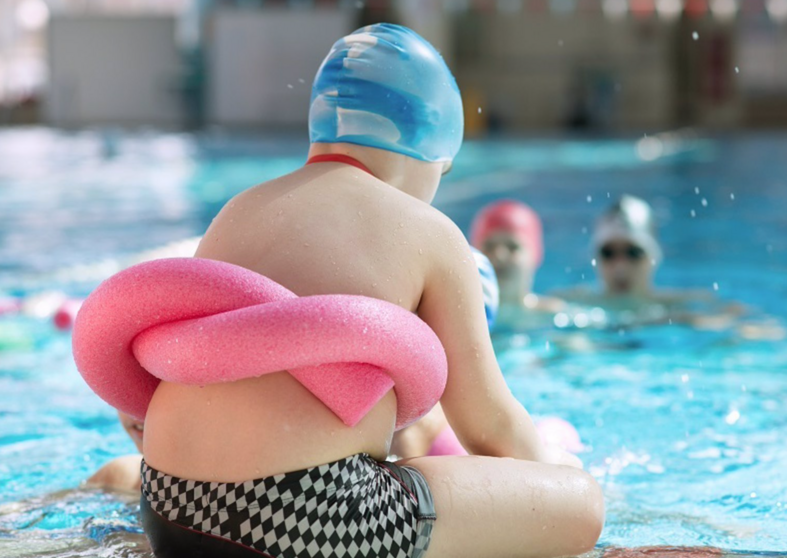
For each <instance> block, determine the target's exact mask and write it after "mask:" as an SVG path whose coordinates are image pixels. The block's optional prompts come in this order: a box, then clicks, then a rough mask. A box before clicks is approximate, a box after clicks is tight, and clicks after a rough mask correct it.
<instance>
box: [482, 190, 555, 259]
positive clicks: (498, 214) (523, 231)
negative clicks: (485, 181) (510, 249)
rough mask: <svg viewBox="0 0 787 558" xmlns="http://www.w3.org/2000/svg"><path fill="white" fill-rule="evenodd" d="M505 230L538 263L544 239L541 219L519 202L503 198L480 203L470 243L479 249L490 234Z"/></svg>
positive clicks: (542, 251)
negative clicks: (488, 202)
mask: <svg viewBox="0 0 787 558" xmlns="http://www.w3.org/2000/svg"><path fill="white" fill-rule="evenodd" d="M500 232H505V233H508V234H510V235H513V236H514V238H516V239H517V240H518V241H519V242H521V243H522V244H523V245H525V246H527V248H528V250H530V252H531V253H532V254H533V264H534V265H535V266H536V267H538V266H540V265H541V262H542V261H543V260H544V239H543V232H542V229H541V219H539V217H538V214H537V213H536V212H535V211H533V210H532V209H531V208H530V207H528V206H527V205H525V204H523V203H522V202H518V201H514V200H503V201H499V202H494V203H491V204H489V205H487V206H486V207H484V208H483V209H482V210H481V211H479V212H478V214H477V215H476V216H475V219H473V224H472V226H471V227H470V243H471V244H472V245H473V246H475V247H476V248H478V249H479V250H480V249H481V248H482V247H483V244H484V241H485V240H486V239H487V238H489V237H490V236H492V235H493V234H496V233H500Z"/></svg>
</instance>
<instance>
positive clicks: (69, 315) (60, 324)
mask: <svg viewBox="0 0 787 558" xmlns="http://www.w3.org/2000/svg"><path fill="white" fill-rule="evenodd" d="M80 306H82V301H81V300H72V299H69V300H66V301H65V302H64V303H63V304H61V305H60V308H58V309H57V311H56V312H55V315H54V316H53V317H52V322H53V323H54V324H55V327H56V328H57V329H59V330H60V331H71V328H72V327H74V320H76V317H77V312H79V307H80Z"/></svg>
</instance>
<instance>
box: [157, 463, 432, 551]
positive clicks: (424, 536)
mask: <svg viewBox="0 0 787 558" xmlns="http://www.w3.org/2000/svg"><path fill="white" fill-rule="evenodd" d="M142 492H143V494H144V496H145V498H146V499H147V501H148V502H149V503H150V505H151V507H152V508H153V510H154V511H155V512H157V513H158V514H159V515H161V516H163V517H164V518H166V519H168V520H169V521H172V522H174V523H176V524H178V525H181V526H183V527H187V528H189V529H193V530H195V531H198V532H202V533H207V534H210V535H214V536H218V537H222V538H225V539H229V540H231V541H233V542H236V543H239V544H242V545H244V546H247V547H250V548H253V549H255V550H259V551H261V552H265V553H266V554H269V555H271V556H273V557H274V558H306V557H308V558H373V557H377V556H379V557H386V558H420V557H421V556H422V555H423V554H424V552H425V551H426V548H427V547H428V546H429V540H430V534H431V530H432V523H433V520H430V519H421V520H419V519H418V517H417V507H418V503H417V502H416V500H415V497H414V496H413V495H412V494H410V492H408V490H407V489H406V488H405V487H404V486H402V484H401V483H400V482H399V481H398V480H397V479H396V478H395V477H394V475H393V474H392V473H391V472H390V471H389V470H388V469H387V468H386V467H383V466H381V465H380V464H379V463H377V462H376V461H374V460H373V459H372V458H371V457H369V456H368V455H366V454H358V455H354V456H350V457H347V458H345V459H341V460H339V461H335V462H333V463H328V464H325V465H320V466H318V467H313V468H310V469H304V470H303V471H296V472H292V473H286V474H281V475H275V476H272V477H267V478H263V479H257V480H250V481H246V482H242V483H219V482H202V481H192V480H185V479H179V478H177V477H173V476H170V475H167V474H165V473H161V472H159V471H156V470H155V469H152V468H150V467H148V466H147V464H146V463H145V462H144V461H143V463H142Z"/></svg>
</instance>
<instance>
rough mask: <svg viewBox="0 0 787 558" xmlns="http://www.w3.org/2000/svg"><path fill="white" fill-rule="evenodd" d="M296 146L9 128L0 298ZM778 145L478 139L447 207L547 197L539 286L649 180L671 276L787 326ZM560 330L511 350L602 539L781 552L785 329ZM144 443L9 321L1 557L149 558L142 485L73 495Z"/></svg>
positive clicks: (1, 141)
mask: <svg viewBox="0 0 787 558" xmlns="http://www.w3.org/2000/svg"><path fill="white" fill-rule="evenodd" d="M304 149H305V143H304V142H303V140H302V139H298V138H284V139H282V138H278V137H277V138H272V137H257V136H252V135H249V136H242V135H226V134H222V133H220V132H212V133H207V134H204V135H201V136H191V135H182V134H161V133H157V132H154V131H149V132H145V131H141V132H137V133H134V134H122V133H118V132H112V131H104V132H100V133H99V132H79V133H64V132H54V131H51V130H47V129H26V130H13V131H3V132H0V294H2V293H3V292H5V294H10V295H14V296H22V297H26V296H31V295H33V294H36V293H40V292H42V291H46V290H54V291H61V292H65V293H67V294H69V295H71V296H77V297H81V296H84V295H86V294H87V293H88V292H89V291H90V289H91V288H93V287H94V286H95V284H96V283H97V281H98V280H99V278H100V277H102V276H105V275H106V274H108V273H111V272H112V271H113V270H114V269H115V268H116V266H117V265H118V264H117V262H121V263H122V261H123V260H124V259H127V258H129V257H131V256H133V255H134V254H136V253H138V252H140V251H143V250H146V249H149V248H151V247H155V246H160V245H163V244H166V243H169V242H172V241H176V240H180V239H183V238H186V237H190V236H193V235H197V234H200V233H202V232H203V231H204V229H205V227H206V226H207V224H208V223H209V222H210V219H211V218H212V216H213V215H214V214H215V213H216V211H217V210H218V209H219V208H220V207H221V205H222V203H223V202H224V201H226V199H228V197H229V196H231V195H232V194H234V193H236V192H238V191H240V190H241V189H243V188H246V187H248V186H250V185H252V184H254V183H257V182H260V181H262V180H265V179H267V178H270V177H273V176H276V175H279V174H281V173H283V172H287V171H288V170H291V169H293V168H295V167H297V166H298V165H299V164H301V163H302V162H303V153H304V152H305V151H304ZM786 155H787V136H781V135H743V136H730V137H720V138H714V139H711V138H702V137H697V136H694V135H693V134H691V133H688V132H687V133H682V134H679V135H671V136H670V135H668V136H660V137H658V138H644V141H643V138H635V139H614V140H613V139H607V140H594V141H582V140H577V139H566V140H560V139H527V140H510V139H509V140H488V141H483V142H474V143H472V142H471V143H469V144H467V145H466V146H465V148H463V151H462V153H461V154H460V157H459V159H458V160H457V163H456V165H455V169H454V171H453V172H452V173H451V175H449V177H448V180H447V181H446V182H445V184H444V186H443V187H442V188H441V190H440V192H439V194H438V197H437V199H436V205H437V206H438V207H440V208H441V209H442V210H444V211H445V212H446V213H447V214H448V215H449V216H451V217H452V218H454V219H455V220H456V221H457V223H458V224H459V225H460V226H461V227H463V229H465V230H466V229H467V227H468V225H469V222H470V219H471V217H472V215H473V213H474V212H475V211H476V210H477V208H478V207H480V205H482V204H483V203H486V202H487V201H490V200H492V199H494V198H497V197H500V196H513V197H517V198H520V199H523V200H525V201H527V202H528V203H530V204H531V205H533V206H534V207H535V208H537V209H538V210H539V211H540V212H541V214H542V216H543V218H544V226H545V242H546V247H547V250H546V260H545V265H544V268H543V269H542V270H541V272H540V273H539V276H538V279H537V284H536V288H537V290H540V291H546V290H549V289H551V288H555V287H560V286H567V285H572V284H576V283H592V282H593V266H592V263H591V255H590V252H589V249H588V244H589V232H588V231H589V230H590V228H591V227H592V222H593V218H594V216H595V215H596V214H597V213H598V212H599V211H600V210H601V209H603V208H604V207H605V206H606V205H607V204H608V203H609V202H610V200H611V199H614V198H616V197H618V196H619V195H620V194H622V193H624V192H628V193H633V194H636V195H639V196H641V197H644V198H646V199H648V200H650V201H652V202H653V205H654V207H655V210H656V214H657V217H658V219H659V221H660V222H661V224H662V226H661V238H662V240H663V243H664V246H665V253H666V262H665V265H664V266H663V269H661V270H660V271H659V273H658V275H657V280H658V282H659V283H660V284H663V285H668V286H676V287H677V286H682V287H695V288H703V289H708V290H711V291H713V290H714V289H715V290H716V291H717V294H718V295H719V296H721V297H724V298H729V299H737V300H741V301H744V302H746V303H747V304H750V305H752V306H754V307H758V308H759V309H761V310H762V311H764V312H767V313H768V314H770V315H772V316H774V317H776V318H777V319H778V320H781V321H782V322H784V321H787V296H785V295H787V281H785V278H787V218H785V216H784V209H783V206H782V205H780V204H783V203H784V200H785V199H787V156H786ZM86 264H90V265H86ZM566 333H567V332H565V331H556V330H555V329H554V328H549V329H547V330H544V331H537V332H533V333H530V334H528V335H521V334H520V335H513V336H508V337H507V338H506V339H505V340H504V342H502V343H498V348H499V351H498V357H499V360H500V363H501V366H502V368H503V370H504V373H505V374H506V377H507V379H508V381H509V384H510V385H511V388H512V390H513V391H514V393H515V394H516V395H517V397H518V398H519V399H520V400H521V401H523V402H524V403H525V404H526V406H527V407H528V408H529V410H530V411H531V412H532V413H534V414H540V415H559V416H562V417H564V418H566V419H568V420H570V421H571V422H572V423H573V424H575V425H576V426H577V428H578V430H579V432H580V434H581V436H582V438H583V441H584V442H585V444H586V445H587V446H588V451H587V452H586V453H584V454H582V458H583V460H584V462H585V464H586V468H587V469H588V470H590V471H591V472H592V473H593V474H594V475H595V476H596V477H597V478H598V479H599V481H600V482H601V483H602V485H603V487H604V490H605V493H606V497H607V506H608V519H607V526H606V529H605V532H604V534H603V536H602V539H601V542H600V545H601V546H602V547H608V546H625V547H639V546H647V545H688V546H703V547H710V546H713V547H719V548H722V549H725V550H727V551H757V552H780V551H785V552H787V474H785V473H784V470H785V466H787V450H786V449H785V447H784V445H783V444H782V443H781V437H782V436H783V435H784V433H785V432H787V410H786V409H785V404H784V402H785V401H787V382H785V379H784V373H785V370H787V343H785V342H784V341H781V342H767V341H760V342H754V341H746V340H743V339H741V338H740V337H738V336H736V335H735V334H733V333H730V332H697V331H693V330H691V329H688V328H685V327H678V326H675V327H651V328H640V329H620V330H619V329H614V330H605V331H594V332H590V333H589V334H588V335H590V336H591V337H593V338H596V339H597V340H600V341H602V342H603V344H604V346H605V347H606V348H605V349H604V350H600V351H595V352H571V351H566V350H564V349H561V348H560V347H561V346H560V344H559V343H558V342H556V339H558V338H559V337H556V335H562V334H566ZM569 333H575V332H569ZM132 451H133V446H132V443H131V441H130V440H129V439H128V438H127V437H126V435H125V433H124V432H123V431H122V430H121V428H120V426H119V424H118V423H117V420H116V418H115V415H114V413H113V412H112V411H111V410H110V409H109V408H108V407H107V406H106V405H104V404H103V403H102V402H101V401H99V400H98V399H97V398H96V397H95V396H93V394H92V393H91V392H90V391H89V390H88V388H87V387H86V386H85V385H84V384H83V382H82V380H81V378H80V377H79V375H78V374H77V372H76V370H75V367H74V364H73V361H72V359H71V356H70V338H69V336H68V334H64V333H60V332H57V331H56V330H55V329H54V328H53V327H52V325H51V324H50V323H49V321H47V320H42V319H37V318H35V317H30V316H18V315H17V316H5V317H0V557H5V556H9V557H10V556H14V557H16V556H41V555H45V556H61V557H65V556H96V555H100V556H140V557H141V556H149V554H148V553H147V551H146V547H145V543H144V537H143V536H142V535H141V531H140V529H139V526H138V524H137V520H136V516H135V513H136V506H135V502H134V500H133V498H127V497H124V496H119V495H113V494H104V493H101V492H96V491H85V490H68V489H72V488H74V487H76V486H77V485H78V484H79V482H80V481H82V480H84V479H85V478H86V477H87V476H89V474H90V473H92V472H93V471H94V470H95V469H97V468H98V467H99V466H100V465H101V464H103V463H104V462H106V461H107V460H109V459H110V458H112V457H114V456H118V455H122V454H125V453H131V452H132ZM59 491H62V492H59ZM51 493H57V494H54V495H51Z"/></svg>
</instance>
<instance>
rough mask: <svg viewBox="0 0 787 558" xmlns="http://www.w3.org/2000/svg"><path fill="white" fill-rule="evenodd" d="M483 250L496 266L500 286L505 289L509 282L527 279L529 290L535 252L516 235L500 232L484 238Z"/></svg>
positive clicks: (533, 269)
mask: <svg viewBox="0 0 787 558" xmlns="http://www.w3.org/2000/svg"><path fill="white" fill-rule="evenodd" d="M481 252H483V253H484V255H485V256H486V257H487V258H489V261H490V262H491V263H492V267H494V268H495V274H496V275H497V280H498V282H499V283H500V288H501V289H502V290H505V289H506V288H507V287H508V284H509V283H513V282H517V281H522V280H527V281H528V285H527V288H528V290H529V289H530V284H529V283H531V282H532V277H533V274H534V272H535V266H534V265H533V252H532V250H530V248H529V247H528V246H527V244H524V243H522V242H521V241H520V240H519V239H518V238H516V237H515V236H514V235H512V234H510V233H507V232H502V231H501V232H499V233H495V234H493V235H490V236H489V237H488V238H487V239H486V240H484V244H483V246H481Z"/></svg>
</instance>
